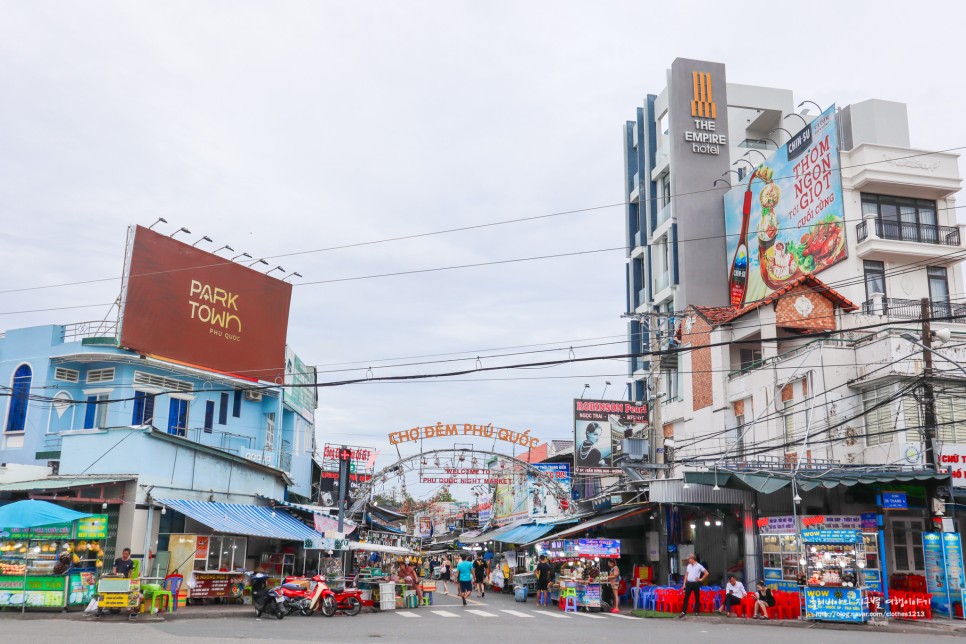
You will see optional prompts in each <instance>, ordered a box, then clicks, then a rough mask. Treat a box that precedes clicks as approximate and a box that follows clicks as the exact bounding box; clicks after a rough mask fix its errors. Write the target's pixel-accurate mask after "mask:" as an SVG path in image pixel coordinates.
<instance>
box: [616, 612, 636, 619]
mask: <svg viewBox="0 0 966 644" xmlns="http://www.w3.org/2000/svg"><path fill="white" fill-rule="evenodd" d="M610 616H611V617H620V618H621V619H638V618H637V617H634V616H633V615H621V614H620V613H611V614H610Z"/></svg>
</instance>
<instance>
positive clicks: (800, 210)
mask: <svg viewBox="0 0 966 644" xmlns="http://www.w3.org/2000/svg"><path fill="white" fill-rule="evenodd" d="M835 121H836V119H835V106H834V105H832V106H831V107H829V108H828V109H827V110H825V111H824V112H823V113H822V114H820V115H819V116H818V117H817V118H816V119H815V120H814V121H812V122H811V123H810V124H808V125H807V126H805V128H803V129H802V130H801V131H800V132H798V133H797V134H795V135H794V136H792V137H791V139H790V140H789V141H788V143H786V144H785V145H783V146H782V147H780V148H779V149H778V150H776V151H775V152H774V153H773V154H772V155H771V156H770V157H769V158H767V159H765V161H764V162H763V163H762V165H761V166H759V168H758V169H757V171H756V172H754V173H752V174H751V175H750V176H749V177H747V178H746V179H744V180H743V181H744V183H742V184H740V185H738V186H736V187H734V188H732V189H731V190H729V191H728V192H727V193H725V197H724V210H725V239H726V243H727V264H726V265H725V266H722V267H721V268H722V269H724V270H726V271H727V273H728V279H729V297H730V304H731V306H733V307H741V306H743V305H744V304H747V303H749V302H755V301H758V300H761V299H764V298H765V297H768V296H769V295H771V294H772V293H774V292H775V291H776V290H778V289H780V288H782V287H783V286H785V285H786V284H788V283H790V282H792V281H793V280H795V279H797V278H799V277H801V276H802V275H807V274H815V273H820V272H822V271H823V270H825V269H826V268H828V267H830V266H832V265H833V264H837V263H838V262H840V261H842V260H843V259H845V258H846V256H847V255H848V249H847V245H846V243H845V219H844V209H843V208H844V206H843V201H842V177H841V172H840V167H839V144H838V133H837V130H836V124H835ZM805 316H807V314H803V317H805Z"/></svg>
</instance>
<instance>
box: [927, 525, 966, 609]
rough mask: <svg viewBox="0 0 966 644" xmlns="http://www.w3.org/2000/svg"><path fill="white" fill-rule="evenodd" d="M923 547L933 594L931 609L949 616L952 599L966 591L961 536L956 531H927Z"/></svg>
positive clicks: (929, 583)
mask: <svg viewBox="0 0 966 644" xmlns="http://www.w3.org/2000/svg"><path fill="white" fill-rule="evenodd" d="M922 547H923V555H924V557H925V562H926V590H927V591H928V592H929V593H930V594H931V595H932V608H933V610H934V611H936V612H937V613H939V614H941V615H945V616H946V617H950V616H951V604H952V598H953V597H958V596H959V595H960V593H961V591H962V590H963V589H964V588H966V583H964V581H966V580H964V579H963V552H962V541H961V538H960V535H959V533H956V532H924V533H923V534H922Z"/></svg>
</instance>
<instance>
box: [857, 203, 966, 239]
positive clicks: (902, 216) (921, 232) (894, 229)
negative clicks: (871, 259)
mask: <svg viewBox="0 0 966 644" xmlns="http://www.w3.org/2000/svg"><path fill="white" fill-rule="evenodd" d="M862 214H863V215H875V216H876V233H877V234H878V235H879V236H880V237H882V238H883V239H895V240H901V241H916V242H924V243H927V244H940V243H944V242H945V239H941V238H940V230H939V226H938V225H937V224H938V221H937V219H936V202H935V201H928V200H926V199H906V198H902V197H889V196H887V195H868V194H863V195H862ZM957 245H958V244H957Z"/></svg>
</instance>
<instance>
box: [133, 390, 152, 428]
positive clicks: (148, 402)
mask: <svg viewBox="0 0 966 644" xmlns="http://www.w3.org/2000/svg"><path fill="white" fill-rule="evenodd" d="M154 397H155V394H151V393H148V392H146V391H135V392H134V414H133V416H132V417H131V424H132V425H150V424H151V422H152V421H153V420H154Z"/></svg>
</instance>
